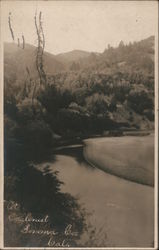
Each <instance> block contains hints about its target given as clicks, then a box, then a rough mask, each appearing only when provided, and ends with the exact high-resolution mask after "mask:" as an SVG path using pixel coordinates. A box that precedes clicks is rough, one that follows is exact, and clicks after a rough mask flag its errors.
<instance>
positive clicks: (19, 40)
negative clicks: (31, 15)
mask: <svg viewBox="0 0 159 250" xmlns="http://www.w3.org/2000/svg"><path fill="white" fill-rule="evenodd" d="M17 40H18V47H20V40H19V37H18V39H17Z"/></svg>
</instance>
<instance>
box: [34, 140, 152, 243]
mask: <svg viewBox="0 0 159 250" xmlns="http://www.w3.org/2000/svg"><path fill="white" fill-rule="evenodd" d="M105 139H106V138H105ZM93 140H96V139H93ZM97 140H99V139H97ZM55 159H56V160H55V161H54V162H52V163H51V164H50V163H49V165H50V170H52V171H55V170H57V171H59V173H58V178H59V180H61V181H63V182H64V185H62V190H61V191H62V192H68V193H70V194H71V195H73V196H74V197H77V198H78V200H79V202H80V203H81V204H82V206H83V207H84V208H85V209H86V211H87V212H88V213H89V215H88V218H87V223H88V224H89V223H91V225H92V226H93V227H94V228H95V230H96V239H95V244H96V246H103V247H152V246H153V239H154V223H153V222H154V188H153V187H150V186H146V185H142V184H138V183H135V182H131V181H129V180H125V179H123V178H120V177H117V176H114V175H111V174H108V173H106V172H104V171H102V170H100V169H99V168H96V167H93V166H91V165H90V164H89V163H87V162H86V160H85V158H84V156H83V145H72V146H67V147H61V148H57V150H56V152H55ZM45 165H46V163H43V164H39V165H38V168H39V169H42V168H43V167H44V166H45ZM85 241H87V235H86V234H83V236H82V238H81V242H82V243H83V242H85ZM92 247H93V246H92Z"/></svg>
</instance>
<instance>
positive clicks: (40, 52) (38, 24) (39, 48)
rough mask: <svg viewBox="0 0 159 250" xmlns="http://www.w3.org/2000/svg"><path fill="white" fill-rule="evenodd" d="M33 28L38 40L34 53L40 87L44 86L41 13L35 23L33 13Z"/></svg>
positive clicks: (43, 44)
mask: <svg viewBox="0 0 159 250" xmlns="http://www.w3.org/2000/svg"><path fill="white" fill-rule="evenodd" d="M34 19H35V28H36V33H37V38H38V46H37V53H36V67H37V71H38V74H39V78H40V85H45V84H46V73H45V70H44V64H43V54H44V48H45V36H44V32H43V27H42V12H41V11H40V13H39V19H38V21H37V14H36V13H35V17H34Z"/></svg>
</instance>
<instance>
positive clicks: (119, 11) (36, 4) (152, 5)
mask: <svg viewBox="0 0 159 250" xmlns="http://www.w3.org/2000/svg"><path fill="white" fill-rule="evenodd" d="M157 8H158V7H157V1H118V2H117V1H116V2H114V1H12V2H9V1H4V2H2V29H3V30H2V31H3V40H4V41H8V42H11V41H12V40H11V34H10V31H9V28H8V13H9V12H11V13H12V27H13V31H14V35H15V37H16V39H17V37H21V34H22V33H23V34H24V36H25V40H26V42H27V43H30V44H33V45H36V42H37V41H36V39H37V37H36V30H35V26H34V15H35V11H42V14H43V29H44V33H45V40H46V47H45V50H46V51H48V52H51V53H53V54H58V53H62V52H66V51H70V50H74V49H80V50H87V51H97V52H102V51H104V49H105V48H106V47H107V45H108V44H110V45H112V46H117V45H118V44H119V42H120V41H121V40H123V41H124V43H128V42H129V41H139V40H141V39H144V38H147V37H149V36H151V35H155V33H156V30H157V22H158V19H157Z"/></svg>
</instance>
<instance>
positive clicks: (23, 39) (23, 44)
mask: <svg viewBox="0 0 159 250" xmlns="http://www.w3.org/2000/svg"><path fill="white" fill-rule="evenodd" d="M22 41H23V43H22V49H24V48H25V38H24V35H23V34H22Z"/></svg>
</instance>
